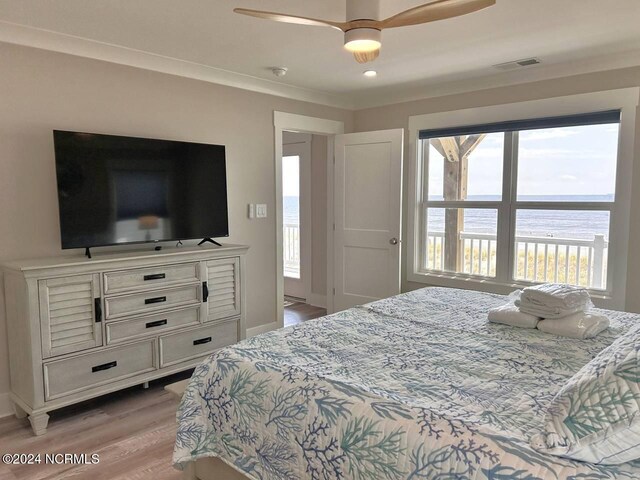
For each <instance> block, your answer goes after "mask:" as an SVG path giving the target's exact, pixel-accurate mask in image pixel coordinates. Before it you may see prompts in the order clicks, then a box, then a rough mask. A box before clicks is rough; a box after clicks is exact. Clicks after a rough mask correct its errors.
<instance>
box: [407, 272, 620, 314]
mask: <svg viewBox="0 0 640 480" xmlns="http://www.w3.org/2000/svg"><path fill="white" fill-rule="evenodd" d="M407 281H409V282H414V283H421V284H424V285H428V286H436V287H449V288H461V289H465V290H476V291H480V292H488V293H497V294H500V295H508V294H510V293H511V292H513V291H514V290H517V289H522V288H525V287H530V286H532V285H536V283H533V282H500V281H497V280H495V279H492V278H481V277H471V276H467V275H455V274H447V273H441V274H440V273H434V272H413V273H409V274H407ZM589 294H590V295H591V299H592V300H593V303H594V304H595V305H596V306H597V307H601V308H609V309H613V310H618V309H620V308H617V307H616V305H615V301H614V297H613V296H612V295H611V293H610V292H606V291H603V290H589Z"/></svg>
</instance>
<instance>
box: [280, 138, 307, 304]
mask: <svg viewBox="0 0 640 480" xmlns="http://www.w3.org/2000/svg"><path fill="white" fill-rule="evenodd" d="M285 133H287V132H285ZM289 133H290V132H289ZM302 136H303V137H304V138H303V139H300V140H299V141H296V142H292V143H287V144H284V145H283V146H282V156H283V157H286V156H288V155H297V156H298V157H299V158H300V164H299V165H300V172H299V173H300V280H299V281H300V283H302V288H303V293H302V298H304V299H305V301H306V302H307V303H308V302H309V300H310V297H311V275H312V272H311V223H312V222H311V134H308V133H304V134H302ZM283 222H284V215H283ZM283 247H284V243H283ZM286 283H287V282H286V279H285V284H286ZM293 296H294V297H295V296H296V295H293Z"/></svg>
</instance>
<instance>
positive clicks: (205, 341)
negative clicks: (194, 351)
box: [193, 337, 211, 345]
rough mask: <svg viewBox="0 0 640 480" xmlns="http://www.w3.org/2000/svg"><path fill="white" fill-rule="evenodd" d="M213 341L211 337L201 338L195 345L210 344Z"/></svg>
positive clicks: (194, 342) (195, 341)
mask: <svg viewBox="0 0 640 480" xmlns="http://www.w3.org/2000/svg"><path fill="white" fill-rule="evenodd" d="M210 341H211V337H205V338H201V339H199V340H194V341H193V344H194V345H203V344H205V343H209V342H210Z"/></svg>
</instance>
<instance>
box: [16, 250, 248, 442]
mask: <svg viewBox="0 0 640 480" xmlns="http://www.w3.org/2000/svg"><path fill="white" fill-rule="evenodd" d="M247 250H248V247H246V246H242V245H225V246H222V247H208V246H202V247H189V248H187V247H185V248H171V249H165V250H162V251H159V252H156V251H152V250H151V251H135V252H124V253H118V254H113V253H111V254H95V255H94V256H93V258H92V259H87V258H85V257H84V256H83V257H79V256H74V257H57V258H51V259H39V260H28V261H17V262H11V263H7V264H5V265H4V283H5V296H6V311H7V333H8V342H9V361H10V365H9V367H10V371H11V398H12V400H13V402H14V405H15V410H16V415H17V416H19V417H20V416H25V415H29V421H30V422H31V426H32V428H33V431H34V433H35V434H36V435H41V434H43V433H45V432H46V429H47V422H48V420H49V415H48V414H47V412H49V411H51V410H55V409H57V408H60V407H64V406H66V405H70V404H73V403H77V402H80V401H83V400H86V399H89V398H92V397H96V396H99V395H103V394H105V393H108V392H113V391H115V390H119V389H122V388H126V387H129V386H132V385H136V384H146V382H148V381H149V380H152V379H155V378H158V377H162V376H165V375H169V374H171V373H175V372H178V371H181V370H186V369H189V368H192V367H194V366H195V365H197V364H198V363H199V362H201V361H202V360H203V358H205V357H206V356H207V355H209V354H210V353H211V352H213V351H214V350H216V349H219V348H221V347H224V346H226V345H231V344H233V343H236V342H237V341H239V340H241V339H243V338H244V337H245V332H246V329H245V322H244V315H245V312H244V304H245V301H244V298H245V289H244V285H243V280H244V254H245V253H246V252H247Z"/></svg>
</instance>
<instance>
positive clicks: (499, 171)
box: [415, 110, 620, 291]
mask: <svg viewBox="0 0 640 480" xmlns="http://www.w3.org/2000/svg"><path fill="white" fill-rule="evenodd" d="M619 130H620V110H615V111H605V112H599V113H591V114H584V115H573V116H566V117H551V118H543V119H530V120H522V121H513V122H501V123H492V124H485V125H473V126H464V127H456V128H447V129H433V130H422V131H420V132H419V140H418V161H419V168H418V169H417V172H418V185H417V186H418V188H417V203H416V207H417V209H418V214H417V216H416V218H417V220H418V224H417V225H416V229H415V230H416V242H417V245H416V249H415V255H416V262H415V271H416V272H417V273H422V274H430V275H449V276H455V277H456V278H459V277H462V278H465V279H466V280H473V279H476V280H481V281H487V280H491V281H495V282H499V283H504V284H507V283H513V282H517V283H529V282H531V283H535V282H564V283H571V284H575V285H581V286H584V287H588V288H590V289H593V290H602V291H604V290H608V287H609V285H610V284H609V282H608V274H609V270H610V269H609V237H610V230H611V219H612V216H613V212H614V207H615V201H616V174H617V167H618V148H619V147H618V145H619Z"/></svg>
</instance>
